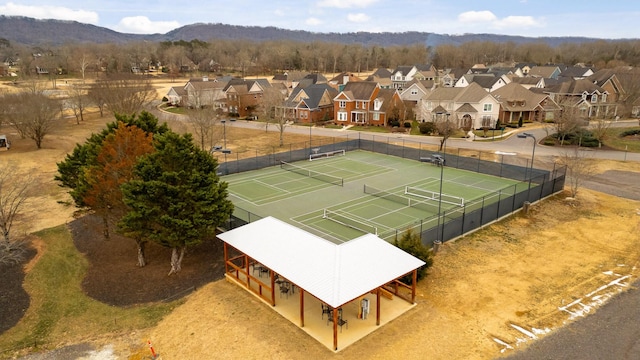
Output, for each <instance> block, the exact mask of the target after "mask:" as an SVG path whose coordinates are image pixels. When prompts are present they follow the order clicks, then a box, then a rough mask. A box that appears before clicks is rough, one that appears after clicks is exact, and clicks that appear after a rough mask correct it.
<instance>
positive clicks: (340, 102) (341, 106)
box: [339, 100, 347, 109]
mask: <svg viewBox="0 0 640 360" xmlns="http://www.w3.org/2000/svg"><path fill="white" fill-rule="evenodd" d="M339 106H340V108H341V109H344V108H346V107H347V102H346V101H344V100H340V101H339Z"/></svg>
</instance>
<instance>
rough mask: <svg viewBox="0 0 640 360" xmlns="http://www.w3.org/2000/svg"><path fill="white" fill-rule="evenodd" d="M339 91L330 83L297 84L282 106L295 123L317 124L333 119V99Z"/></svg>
mask: <svg viewBox="0 0 640 360" xmlns="http://www.w3.org/2000/svg"><path fill="white" fill-rule="evenodd" d="M337 95H338V91H337V90H336V89H334V88H333V87H331V86H329V85H328V84H326V83H325V84H311V85H308V86H306V87H305V86H300V85H299V86H297V87H296V88H295V89H293V91H292V92H291V95H290V96H289V98H288V99H287V100H286V101H285V102H284V105H283V106H282V107H281V110H282V111H285V112H287V114H288V115H287V118H288V119H291V120H292V121H293V122H295V123H307V124H308V123H312V124H317V123H321V122H325V121H328V120H332V119H333V116H334V111H333V106H334V102H333V99H334V98H335V97H336V96H337Z"/></svg>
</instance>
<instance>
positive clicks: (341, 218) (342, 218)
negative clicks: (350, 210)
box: [322, 209, 378, 235]
mask: <svg viewBox="0 0 640 360" xmlns="http://www.w3.org/2000/svg"><path fill="white" fill-rule="evenodd" d="M322 218H323V219H328V220H331V221H333V222H336V223H338V224H340V225H344V226H346V227H350V228H352V229H356V230H358V231H362V232H364V233H369V234H374V235H378V228H377V227H375V226H373V225H371V224H367V223H366V222H364V221H363V220H358V219H355V218H353V217H350V216H346V215H344V214H340V213H337V212H335V211H331V210H329V209H324V213H323V214H322Z"/></svg>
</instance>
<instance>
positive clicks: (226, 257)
mask: <svg viewBox="0 0 640 360" xmlns="http://www.w3.org/2000/svg"><path fill="white" fill-rule="evenodd" d="M222 244H223V246H222V249H223V252H224V273H225V274H228V273H229V264H228V263H227V261H229V250H228V249H227V243H226V242H224V241H223V242H222Z"/></svg>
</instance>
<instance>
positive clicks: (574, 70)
mask: <svg viewBox="0 0 640 360" xmlns="http://www.w3.org/2000/svg"><path fill="white" fill-rule="evenodd" d="M591 75H593V69H592V68H590V67H585V66H567V67H566V68H564V69H563V70H562V72H561V73H560V78H561V79H565V80H566V79H575V80H580V79H586V78H587V77H589V76H591Z"/></svg>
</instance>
